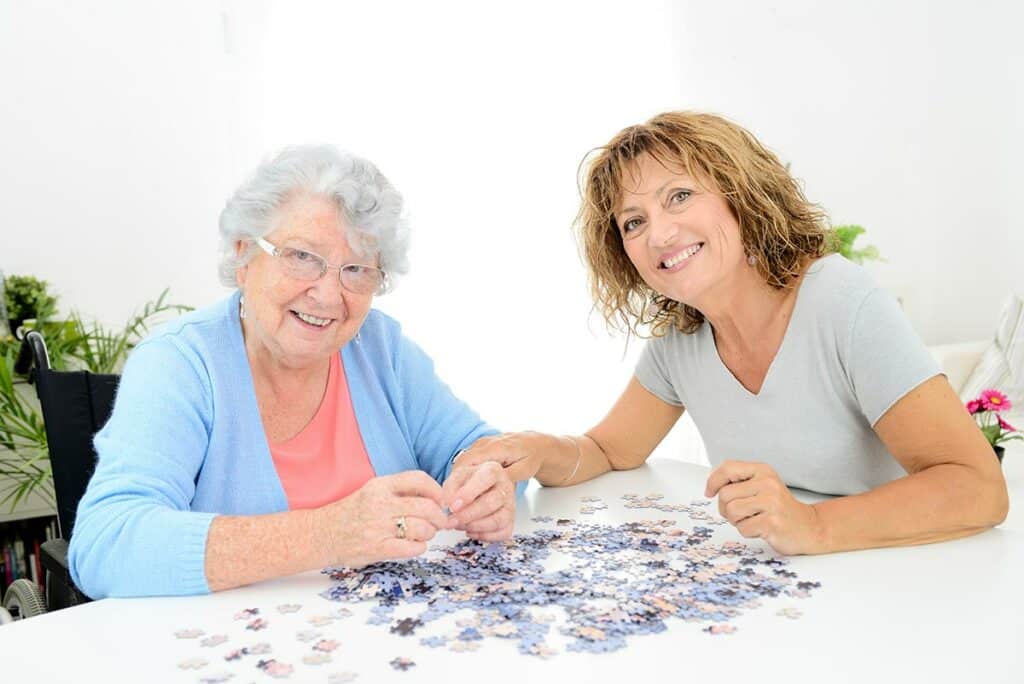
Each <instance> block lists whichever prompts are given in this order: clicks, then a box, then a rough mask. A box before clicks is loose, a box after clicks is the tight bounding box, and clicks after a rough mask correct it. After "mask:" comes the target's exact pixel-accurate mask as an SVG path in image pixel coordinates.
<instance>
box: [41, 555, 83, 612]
mask: <svg viewBox="0 0 1024 684" xmlns="http://www.w3.org/2000/svg"><path fill="white" fill-rule="evenodd" d="M39 562H40V563H41V564H42V566H43V570H44V571H46V572H48V573H49V575H48V577H47V582H46V586H47V594H48V596H47V602H48V603H49V604H51V605H50V610H58V609H60V608H64V607H67V606H76V605H78V604H81V603H88V602H89V601H91V600H92V599H90V598H89V597H88V596H86V595H85V594H83V593H82V592H81V591H79V590H78V587H76V586H75V582H74V580H72V579H71V570H69V569H68V542H67V540H66V539H61V538H59V537H58V538H57V539H51V540H50V541H48V542H43V543H42V544H41V545H40V547H39ZM54 582H55V583H56V584H57V585H59V586H57V587H54V586H53V584H52V583H54ZM49 594H53V595H52V596H50V595H49Z"/></svg>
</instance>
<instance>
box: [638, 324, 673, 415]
mask: <svg viewBox="0 0 1024 684" xmlns="http://www.w3.org/2000/svg"><path fill="white" fill-rule="evenodd" d="M670 334H671V333H670ZM667 352H668V337H667V336H665V337H655V338H654V339H651V340H648V341H647V344H646V345H645V346H644V351H643V353H642V354H641V355H640V360H639V361H638V362H637V364H636V370H635V371H634V375H635V376H636V379H637V381H638V382H639V383H640V384H641V385H643V387H644V389H646V390H647V391H648V392H650V393H651V394H653V395H654V396H656V397H658V398H659V399H661V400H662V401H664V402H665V403H667V404H672V405H673V406H682V405H683V401H682V398H681V397H680V396H679V392H678V391H677V390H676V388H675V386H674V385H673V384H672V376H671V374H670V373H669V370H668V369H669V364H668V362H667V359H666V356H667Z"/></svg>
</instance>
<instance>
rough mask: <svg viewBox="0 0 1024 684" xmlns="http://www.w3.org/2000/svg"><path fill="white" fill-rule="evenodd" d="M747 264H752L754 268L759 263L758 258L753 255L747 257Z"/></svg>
mask: <svg viewBox="0 0 1024 684" xmlns="http://www.w3.org/2000/svg"><path fill="white" fill-rule="evenodd" d="M747 263H748V264H750V265H751V266H753V265H754V264H756V263H757V257H755V256H754V255H753V254H748V255H747Z"/></svg>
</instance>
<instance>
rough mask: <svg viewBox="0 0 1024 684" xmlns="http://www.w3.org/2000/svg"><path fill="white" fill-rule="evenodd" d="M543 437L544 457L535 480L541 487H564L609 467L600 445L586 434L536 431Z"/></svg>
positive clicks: (600, 472) (540, 446)
mask: <svg viewBox="0 0 1024 684" xmlns="http://www.w3.org/2000/svg"><path fill="white" fill-rule="evenodd" d="M537 438H538V439H543V440H546V441H545V442H544V443H543V444H541V445H539V448H541V449H543V452H542V453H544V460H543V463H542V465H541V467H540V469H539V470H538V471H537V476H536V477H537V481H538V482H540V483H541V484H542V485H544V486H545V487H564V486H567V485H573V484H578V483H580V482H586V481H587V480H590V479H593V478H595V477H597V476H598V475H603V474H604V473H607V472H608V471H610V470H612V466H611V463H610V462H609V459H608V457H607V456H606V455H605V452H604V450H603V449H601V446H600V445H599V444H598V443H597V442H596V441H594V439H593V438H591V437H590V436H589V435H579V436H574V437H571V438H570V437H556V436H554V435H537Z"/></svg>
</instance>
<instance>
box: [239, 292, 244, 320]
mask: <svg viewBox="0 0 1024 684" xmlns="http://www.w3.org/2000/svg"><path fill="white" fill-rule="evenodd" d="M238 317H239V318H240V319H242V320H245V295H242V296H241V297H239V298H238Z"/></svg>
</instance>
